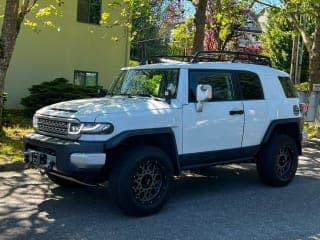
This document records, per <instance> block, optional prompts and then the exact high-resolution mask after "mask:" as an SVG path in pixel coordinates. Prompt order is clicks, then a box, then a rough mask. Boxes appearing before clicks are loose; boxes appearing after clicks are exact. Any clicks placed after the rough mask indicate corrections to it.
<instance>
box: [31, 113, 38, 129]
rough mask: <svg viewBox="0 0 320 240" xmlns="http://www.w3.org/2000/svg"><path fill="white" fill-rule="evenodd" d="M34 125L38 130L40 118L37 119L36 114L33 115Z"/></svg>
mask: <svg viewBox="0 0 320 240" xmlns="http://www.w3.org/2000/svg"><path fill="white" fill-rule="evenodd" d="M32 125H33V127H34V128H38V118H37V116H36V114H34V115H33V118H32Z"/></svg>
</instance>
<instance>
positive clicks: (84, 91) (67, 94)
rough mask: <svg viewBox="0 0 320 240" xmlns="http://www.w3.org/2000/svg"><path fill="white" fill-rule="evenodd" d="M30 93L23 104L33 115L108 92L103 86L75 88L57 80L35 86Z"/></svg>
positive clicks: (65, 81)
mask: <svg viewBox="0 0 320 240" xmlns="http://www.w3.org/2000/svg"><path fill="white" fill-rule="evenodd" d="M29 91H30V95H29V96H27V97H25V98H22V99H21V104H22V105H23V106H25V107H26V110H28V111H29V112H30V113H32V114H33V113H34V112H35V111H36V110H37V109H39V108H41V107H44V106H47V105H50V104H53V103H57V102H62V101H67V100H73V99H81V98H92V97H102V96H104V95H106V90H105V89H103V88H102V87H101V86H97V87H83V86H74V85H73V84H71V83H69V82H68V80H67V79H65V78H56V79H54V80H53V81H51V82H43V83H41V84H38V85H33V86H32V87H31V88H30V89H29Z"/></svg>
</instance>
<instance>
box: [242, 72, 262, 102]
mask: <svg viewBox="0 0 320 240" xmlns="http://www.w3.org/2000/svg"><path fill="white" fill-rule="evenodd" d="M238 79H239V82H240V88H241V91H242V97H243V99H244V100H259V99H264V95H263V90H262V86H261V82H260V79H259V77H258V75H257V74H255V73H253V72H239V73H238Z"/></svg>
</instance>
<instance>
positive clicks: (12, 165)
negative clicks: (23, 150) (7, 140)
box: [0, 161, 27, 172]
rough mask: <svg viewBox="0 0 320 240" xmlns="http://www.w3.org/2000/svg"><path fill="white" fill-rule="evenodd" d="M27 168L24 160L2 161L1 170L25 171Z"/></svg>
mask: <svg viewBox="0 0 320 240" xmlns="http://www.w3.org/2000/svg"><path fill="white" fill-rule="evenodd" d="M25 169H27V167H26V164H25V163H24V162H23V161H16V162H8V163H0V172H10V171H23V170H25Z"/></svg>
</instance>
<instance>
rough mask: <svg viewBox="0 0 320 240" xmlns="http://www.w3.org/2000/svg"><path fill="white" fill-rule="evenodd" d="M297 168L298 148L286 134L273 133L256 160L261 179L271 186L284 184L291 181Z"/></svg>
mask: <svg viewBox="0 0 320 240" xmlns="http://www.w3.org/2000/svg"><path fill="white" fill-rule="evenodd" d="M297 168H298V149H297V145H296V143H295V141H294V140H293V139H292V138H291V137H289V136H287V135H275V136H273V137H272V139H271V140H270V141H269V143H268V144H267V145H266V146H265V147H264V149H263V150H262V152H261V153H260V156H259V159H258V161H257V170H258V174H259V176H260V178H261V180H262V181H263V182H264V183H266V184H269V185H271V186H276V187H277V186H285V185H287V184H288V183H290V182H291V181H292V179H293V178H294V176H295V173H296V171H297Z"/></svg>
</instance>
